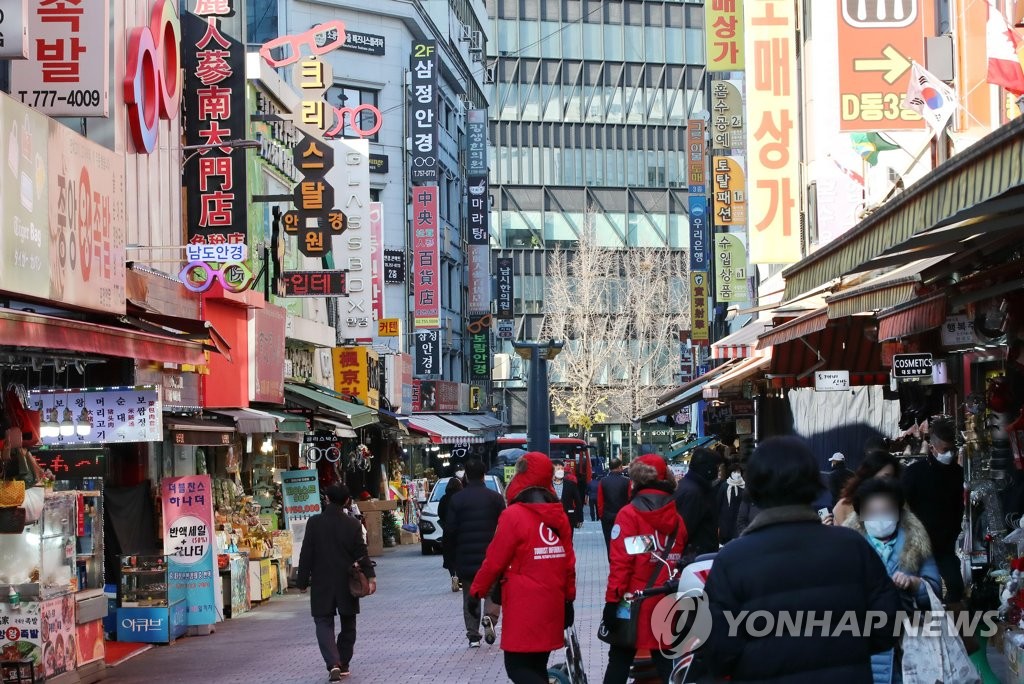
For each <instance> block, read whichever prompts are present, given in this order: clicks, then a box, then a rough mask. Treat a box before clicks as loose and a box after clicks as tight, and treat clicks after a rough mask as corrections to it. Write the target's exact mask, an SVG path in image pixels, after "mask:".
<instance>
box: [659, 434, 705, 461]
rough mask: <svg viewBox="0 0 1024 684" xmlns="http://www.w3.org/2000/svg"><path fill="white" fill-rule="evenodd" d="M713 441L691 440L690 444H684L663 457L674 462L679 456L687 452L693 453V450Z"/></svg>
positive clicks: (702, 438)
mask: <svg viewBox="0 0 1024 684" xmlns="http://www.w3.org/2000/svg"><path fill="white" fill-rule="evenodd" d="M714 441H715V438H714V437H698V438H697V439H695V440H693V441H692V442H687V443H686V444H684V445H683V446H681V447H679V448H678V449H674V450H673V451H671V452H669V453H668V454H667V455H666V456H665V458H666V459H668V460H669V461H674V460H675V459H677V458H679V457H680V456H682V455H684V454H686V453H687V452H689V451H693V450H694V449H697V448H698V447H702V446H706V445H708V444H710V443H711V442H714Z"/></svg>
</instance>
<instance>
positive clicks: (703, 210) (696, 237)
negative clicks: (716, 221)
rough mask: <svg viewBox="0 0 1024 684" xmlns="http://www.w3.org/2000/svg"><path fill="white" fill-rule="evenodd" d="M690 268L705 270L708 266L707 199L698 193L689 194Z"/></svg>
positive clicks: (709, 234)
mask: <svg viewBox="0 0 1024 684" xmlns="http://www.w3.org/2000/svg"><path fill="white" fill-rule="evenodd" d="M688 203H689V209H690V270H691V271H707V270H709V268H710V263H711V252H710V249H711V248H710V246H709V245H708V240H710V236H711V229H710V228H709V227H708V219H707V212H708V201H707V199H705V198H704V197H700V196H698V195H692V194H691V195H690V197H689V199H688Z"/></svg>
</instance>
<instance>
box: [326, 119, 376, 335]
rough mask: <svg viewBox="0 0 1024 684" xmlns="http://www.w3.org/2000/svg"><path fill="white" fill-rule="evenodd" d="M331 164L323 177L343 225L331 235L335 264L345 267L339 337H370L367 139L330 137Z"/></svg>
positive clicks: (373, 327) (372, 331)
mask: <svg viewBox="0 0 1024 684" xmlns="http://www.w3.org/2000/svg"><path fill="white" fill-rule="evenodd" d="M330 144H331V145H332V146H333V147H334V167H333V168H332V169H331V170H330V171H329V172H328V173H327V181H328V183H330V185H331V186H333V187H334V191H335V204H336V206H337V207H338V209H340V210H341V211H342V212H343V213H344V214H345V218H346V221H347V226H348V227H347V228H346V229H345V232H344V233H343V234H341V235H337V236H334V238H333V241H334V242H333V253H334V266H335V268H338V269H341V270H344V271H347V272H348V273H347V274H346V284H347V288H348V296H347V297H344V298H342V299H340V300H339V302H340V304H339V306H340V308H341V311H339V312H338V337H339V340H371V339H373V337H374V335H376V334H377V322H376V321H375V320H374V318H373V243H372V241H371V230H370V143H369V142H367V141H366V140H355V139H345V140H332V141H331V142H330Z"/></svg>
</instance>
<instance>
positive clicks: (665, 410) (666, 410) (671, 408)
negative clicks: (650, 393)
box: [640, 376, 707, 423]
mask: <svg viewBox="0 0 1024 684" xmlns="http://www.w3.org/2000/svg"><path fill="white" fill-rule="evenodd" d="M702 377H703V376H702ZM705 385H707V381H705V380H701V381H700V382H692V383H690V384H689V385H687V389H686V390H685V391H684V392H683V393H682V394H680V395H678V396H677V397H676V398H675V399H673V400H672V401H670V402H669V403H667V404H665V405H664V406H659V407H658V408H657V409H655V410H653V411H650V412H649V413H645V414H644V415H642V416H640V422H641V423H647V422H650V421H652V420H656V419H658V418H661V417H662V416H670V415H672V414H674V413H678V412H679V411H681V410H683V409H684V408H686V407H687V406H689V405H690V404H692V403H694V402H697V401H700V400H701V398H702V397H703V394H702V393H703V391H704V386H705Z"/></svg>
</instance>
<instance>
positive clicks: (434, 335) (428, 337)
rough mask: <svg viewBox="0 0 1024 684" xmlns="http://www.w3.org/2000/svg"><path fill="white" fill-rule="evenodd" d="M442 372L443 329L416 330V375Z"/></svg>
mask: <svg viewBox="0 0 1024 684" xmlns="http://www.w3.org/2000/svg"><path fill="white" fill-rule="evenodd" d="M440 374H441V331H440V330H417V331H416V368H415V375H417V376H430V375H440Z"/></svg>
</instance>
